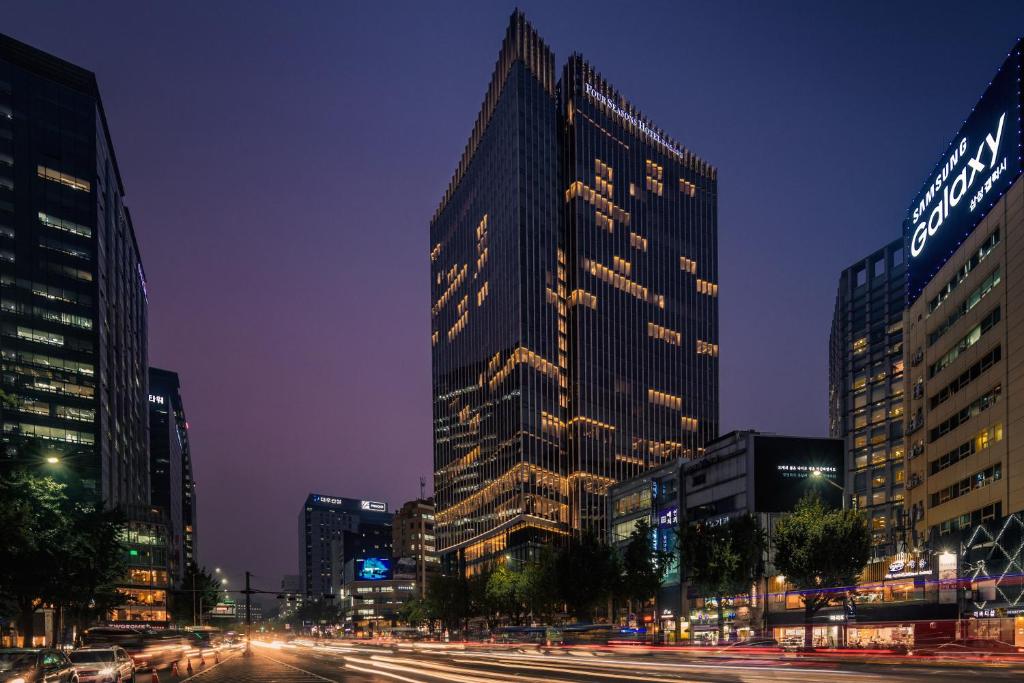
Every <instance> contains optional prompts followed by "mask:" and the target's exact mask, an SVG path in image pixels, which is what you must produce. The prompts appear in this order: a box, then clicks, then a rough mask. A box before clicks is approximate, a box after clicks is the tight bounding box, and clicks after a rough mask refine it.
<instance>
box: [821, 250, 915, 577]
mask: <svg viewBox="0 0 1024 683" xmlns="http://www.w3.org/2000/svg"><path fill="white" fill-rule="evenodd" d="M906 278H907V266H906V256H905V252H904V249H903V239H902V238H900V239H898V240H896V241H894V242H891V243H890V244H887V245H886V246H884V247H882V248H881V249H879V250H878V251H876V252H874V253H872V254H870V255H869V256H868V257H867V258H863V259H860V260H859V261H857V262H856V263H854V264H853V265H852V266H850V267H849V268H847V269H845V270H844V271H843V272H842V273H841V274H840V276H839V289H838V292H837V294H836V305H835V312H834V313H833V315H832V333H831V335H830V337H829V389H828V391H829V435H830V436H832V437H834V438H839V439H843V441H844V443H845V450H846V466H845V467H846V475H845V482H846V491H847V493H848V494H849V500H848V502H847V504H848V505H850V506H851V507H855V508H857V509H859V510H863V511H864V512H865V513H866V514H867V516H868V524H869V525H870V527H871V539H872V547H873V552H874V555H875V556H876V557H886V556H889V555H892V554H893V553H895V552H896V551H897V548H898V547H899V546H900V544H901V543H902V542H904V541H905V540H906V539H905V532H906V524H905V519H904V514H903V504H904V500H905V497H906V494H905V492H904V488H903V484H904V467H903V457H904V455H905V451H906V449H905V447H904V443H903V309H904V304H905V301H906V294H905V290H906Z"/></svg>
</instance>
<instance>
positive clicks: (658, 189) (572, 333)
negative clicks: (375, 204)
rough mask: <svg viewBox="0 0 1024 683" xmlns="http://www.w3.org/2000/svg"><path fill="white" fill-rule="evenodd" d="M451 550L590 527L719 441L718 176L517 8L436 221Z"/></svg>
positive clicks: (455, 561)
mask: <svg viewBox="0 0 1024 683" xmlns="http://www.w3.org/2000/svg"><path fill="white" fill-rule="evenodd" d="M430 244H431V250H430V261H431V303H432V309H431V344H432V360H433V399H434V411H433V413H434V414H433V416H434V490H435V503H436V505H437V513H436V523H437V526H436V529H437V536H438V548H439V551H440V552H441V553H442V554H443V555H444V556H445V561H446V562H448V563H449V564H450V565H451V566H458V567H459V569H460V570H462V571H464V572H467V573H471V572H473V571H476V570H477V568H478V567H479V566H480V565H482V564H484V563H487V562H489V561H494V560H496V559H498V558H501V557H504V556H505V555H515V556H520V557H528V556H529V555H530V553H531V552H532V550H531V549H533V548H536V547H537V546H539V545H541V544H544V543H548V542H550V541H552V540H557V539H558V538H561V537H564V536H565V535H567V534H569V533H576V532H580V531H584V530H588V531H593V532H595V533H597V534H599V535H604V534H606V533H607V525H608V520H607V515H606V511H607V492H608V488H609V487H610V486H611V485H613V484H614V483H616V482H618V481H621V480H624V479H629V478H632V477H635V476H637V475H639V474H641V473H643V472H644V471H646V470H648V469H651V468H655V467H658V466H660V465H663V464H665V463H666V462H669V461H671V460H674V459H677V458H692V457H696V456H699V455H700V454H701V452H702V449H703V446H704V443H705V442H706V441H708V440H709V439H710V438H712V437H714V436H715V435H716V434H717V431H718V300H717V296H718V266H717V174H716V171H715V169H714V168H713V167H711V166H709V165H708V164H707V163H706V162H704V161H702V160H701V159H699V158H698V157H696V156H695V155H694V154H693V153H692V152H690V151H688V150H687V149H685V148H684V147H682V146H681V145H679V143H677V142H676V141H674V140H673V139H672V138H670V137H669V136H668V135H667V134H666V133H665V132H664V131H662V130H661V129H660V128H658V127H657V126H656V125H655V124H653V123H651V122H650V120H649V119H647V118H646V117H644V116H643V115H642V114H641V113H640V112H639V111H638V110H637V109H636V108H635V107H634V106H633V105H632V104H631V103H630V102H628V101H627V100H626V99H625V98H624V97H623V96H622V95H621V94H620V93H619V92H618V91H616V90H615V89H614V88H613V87H612V86H611V85H610V84H609V83H608V82H607V81H605V80H604V79H603V78H602V77H601V76H600V75H599V74H598V73H597V72H596V70H595V69H594V68H593V67H592V66H591V65H590V64H588V63H587V62H586V61H585V60H584V59H583V58H582V57H580V56H579V55H573V56H572V57H570V58H569V60H568V62H567V64H566V65H565V67H564V69H563V71H562V74H561V78H560V79H556V72H555V57H554V53H553V52H552V51H551V50H550V48H548V46H547V45H546V44H545V43H544V41H543V40H542V39H541V38H540V36H539V35H538V34H537V33H536V31H535V30H534V29H533V28H532V27H531V26H530V25H529V24H528V23H527V21H526V19H525V18H524V16H523V15H522V13H520V12H516V13H514V14H513V15H512V18H511V22H510V25H509V28H508V32H507V34H506V36H505V40H504V42H503V43H502V46H501V49H500V51H499V55H498V61H497V64H496V66H495V70H494V74H493V76H492V79H491V82H490V85H489V86H488V89H487V94H486V96H485V98H484V103H483V106H482V108H481V110H480V113H479V116H478V118H477V121H476V124H475V126H474V128H473V132H472V134H471V136H470V139H469V142H468V144H467V146H466V149H465V151H464V153H463V156H462V159H461V161H460V162H459V165H458V168H457V170H456V172H455V175H454V177H453V178H452V180H451V183H450V185H449V187H448V190H447V192H446V193H445V195H444V198H443V199H442V201H441V204H440V206H439V207H438V209H437V211H436V213H435V215H434V217H433V219H432V221H431V225H430Z"/></svg>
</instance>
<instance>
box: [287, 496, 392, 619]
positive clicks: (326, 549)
mask: <svg viewBox="0 0 1024 683" xmlns="http://www.w3.org/2000/svg"><path fill="white" fill-rule="evenodd" d="M392 519H393V515H392V514H391V513H390V512H388V506H387V503H383V502H379V501H375V500H359V499H357V498H340V497H336V496H322V495H319V494H315V493H311V494H309V496H307V497H306V502H305V504H304V505H303V506H302V511H301V512H299V576H300V579H301V581H302V593H303V594H304V595H305V596H306V598H307V599H311V598H312V599H319V598H321V597H323V596H325V595H334V596H337V595H338V594H339V592H340V590H341V586H342V584H343V583H344V582H345V564H346V563H348V562H354V561H355V560H367V559H374V560H380V561H381V562H382V563H383V564H386V565H387V566H388V568H389V569H390V566H391V557H392V555H391V539H392V529H391V523H392Z"/></svg>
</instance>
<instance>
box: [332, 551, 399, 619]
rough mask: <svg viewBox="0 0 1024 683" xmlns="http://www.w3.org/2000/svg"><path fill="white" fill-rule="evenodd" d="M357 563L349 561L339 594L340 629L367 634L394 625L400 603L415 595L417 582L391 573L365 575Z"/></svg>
mask: <svg viewBox="0 0 1024 683" xmlns="http://www.w3.org/2000/svg"><path fill="white" fill-rule="evenodd" d="M358 562H359V561H358V560H355V561H350V562H349V565H348V566H349V572H350V575H349V577H348V580H347V581H346V583H345V584H344V585H343V586H342V588H341V593H340V595H339V598H340V600H339V605H340V607H341V620H342V622H341V623H342V631H343V633H344V634H345V635H350V636H355V637H370V636H373V635H376V634H379V633H380V632H381V630H382V629H383V628H384V627H388V626H397V625H398V622H399V619H400V615H401V610H402V605H404V604H405V603H406V602H407V601H408V600H411V599H412V598H414V597H416V591H417V585H416V582H415V581H412V580H409V579H399V578H397V577H396V576H393V575H391V574H378V575H375V576H372V577H371V576H367V575H366V574H365V570H363V569H362V568H361V567H360V566H359V564H358Z"/></svg>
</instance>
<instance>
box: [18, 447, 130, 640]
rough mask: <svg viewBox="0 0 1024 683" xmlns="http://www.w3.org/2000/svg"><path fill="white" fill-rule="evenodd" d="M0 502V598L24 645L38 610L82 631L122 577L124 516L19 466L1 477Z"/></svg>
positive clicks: (46, 477) (65, 486)
mask: <svg viewBox="0 0 1024 683" xmlns="http://www.w3.org/2000/svg"><path fill="white" fill-rule="evenodd" d="M79 498H80V497H79ZM0 500H2V501H4V504H3V505H2V506H0V600H2V602H4V603H6V604H8V605H13V608H14V610H15V612H16V616H17V622H18V626H19V632H20V633H21V634H22V637H23V642H25V643H30V642H31V640H32V637H33V635H34V632H33V621H34V620H33V613H34V612H35V610H36V609H37V608H38V607H40V606H41V605H44V604H51V605H54V606H56V607H59V608H61V609H59V610H58V611H59V613H62V614H63V613H66V614H68V616H69V617H70V619H71V620H72V621H74V622H77V623H78V624H79V625H80V626H84V625H85V624H87V623H88V622H89V621H91V620H92V619H93V618H94V617H96V616H98V611H99V610H100V609H102V608H104V607H106V606H107V603H108V601H107V600H104V599H99V600H98V598H102V597H103V596H104V595H108V596H109V595H110V594H111V593H112V592H113V584H114V582H115V581H116V580H117V579H119V578H121V576H122V575H123V573H124V548H123V546H122V544H121V540H120V539H121V537H122V533H123V530H124V519H123V517H122V515H121V514H120V513H119V512H117V511H115V510H108V509H104V507H103V506H102V505H100V504H94V505H85V504H82V503H79V502H76V501H75V500H74V498H73V497H71V496H69V495H68V487H67V485H66V484H64V483H60V482H57V481H55V480H54V479H52V478H51V477H48V476H40V475H38V474H35V473H34V472H32V471H31V470H30V469H29V468H25V467H19V468H14V469H10V470H8V471H6V472H4V473H3V474H2V475H0Z"/></svg>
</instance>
